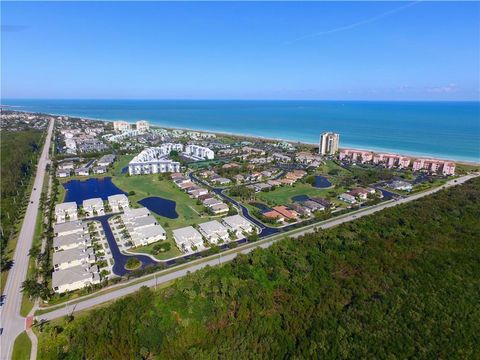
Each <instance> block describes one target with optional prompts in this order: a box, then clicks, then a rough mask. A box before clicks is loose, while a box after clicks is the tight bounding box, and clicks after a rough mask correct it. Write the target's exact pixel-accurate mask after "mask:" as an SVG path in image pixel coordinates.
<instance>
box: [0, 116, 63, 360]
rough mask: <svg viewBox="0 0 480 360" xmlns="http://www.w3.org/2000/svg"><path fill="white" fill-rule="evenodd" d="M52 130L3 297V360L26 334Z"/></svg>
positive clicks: (0, 318)
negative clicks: (25, 302) (29, 279)
mask: <svg viewBox="0 0 480 360" xmlns="http://www.w3.org/2000/svg"><path fill="white" fill-rule="evenodd" d="M53 126H54V120H53V119H52V120H51V121H50V125H49V128H48V133H47V137H46V140H45V145H44V146H43V150H42V154H41V155H40V159H39V160H38V166H37V174H36V176H35V181H34V184H33V189H32V193H31V194H30V200H29V203H28V206H27V211H26V212H25V217H24V220H23V224H22V228H21V230H20V234H19V237H18V242H17V247H16V249H15V253H14V256H13V266H12V268H11V269H10V271H9V274H8V278H7V281H6V284H5V290H4V293H3V295H4V304H3V306H2V307H1V308H0V327H1V328H3V333H2V334H1V335H0V359H2V360H4V359H10V358H11V356H12V349H13V344H14V341H15V339H16V337H17V336H18V335H19V334H20V333H21V332H22V331H24V330H25V318H24V317H22V316H20V307H21V303H22V292H21V286H22V283H23V281H25V279H26V276H27V269H28V262H29V256H28V252H29V251H30V248H31V246H32V241H33V236H34V233H35V224H36V219H37V215H38V207H39V201H40V195H41V193H42V188H43V180H44V177H45V170H46V165H47V162H48V154H49V151H50V142H51V139H52V131H53Z"/></svg>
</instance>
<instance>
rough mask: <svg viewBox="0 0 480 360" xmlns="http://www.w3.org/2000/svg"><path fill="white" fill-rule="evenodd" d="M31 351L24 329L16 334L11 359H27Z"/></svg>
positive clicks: (30, 344)
mask: <svg viewBox="0 0 480 360" xmlns="http://www.w3.org/2000/svg"><path fill="white" fill-rule="evenodd" d="M31 351H32V342H31V341H30V338H29V337H28V335H27V333H26V332H25V331H24V332H22V333H21V334H20V335H18V337H17V339H16V340H15V344H14V345H13V353H12V359H13V360H28V359H30V352H31Z"/></svg>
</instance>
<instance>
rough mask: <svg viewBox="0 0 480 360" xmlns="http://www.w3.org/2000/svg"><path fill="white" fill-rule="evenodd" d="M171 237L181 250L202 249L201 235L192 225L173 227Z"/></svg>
mask: <svg viewBox="0 0 480 360" xmlns="http://www.w3.org/2000/svg"><path fill="white" fill-rule="evenodd" d="M172 232H173V238H174V240H175V243H176V244H177V247H178V248H179V249H180V250H181V251H183V252H187V253H188V252H192V251H197V250H201V249H203V238H202V235H201V234H200V233H199V232H198V231H197V230H196V229H194V228H193V227H192V226H187V227H184V228H180V229H175V230H173V231H172Z"/></svg>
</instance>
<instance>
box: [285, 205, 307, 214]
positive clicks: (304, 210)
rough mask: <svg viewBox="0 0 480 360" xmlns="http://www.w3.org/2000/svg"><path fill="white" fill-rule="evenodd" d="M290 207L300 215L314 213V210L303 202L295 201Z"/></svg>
mask: <svg viewBox="0 0 480 360" xmlns="http://www.w3.org/2000/svg"><path fill="white" fill-rule="evenodd" d="M288 207H289V208H290V209H292V210H294V211H295V212H297V213H298V214H300V215H303V216H310V215H312V210H311V209H310V208H309V207H307V206H304V205H303V203H293V204H290V205H288Z"/></svg>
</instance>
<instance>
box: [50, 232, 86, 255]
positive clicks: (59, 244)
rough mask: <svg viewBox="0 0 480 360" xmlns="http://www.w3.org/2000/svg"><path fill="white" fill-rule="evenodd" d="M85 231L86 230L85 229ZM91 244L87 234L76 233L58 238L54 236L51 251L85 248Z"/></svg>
mask: <svg viewBox="0 0 480 360" xmlns="http://www.w3.org/2000/svg"><path fill="white" fill-rule="evenodd" d="M85 230H86V229H85ZM91 244H92V240H91V238H90V235H89V234H88V233H84V232H83V230H82V232H76V233H69V234H64V235H60V236H55V237H54V238H53V249H54V251H60V250H69V249H74V248H78V247H83V248H85V247H87V246H90V245H91Z"/></svg>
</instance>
